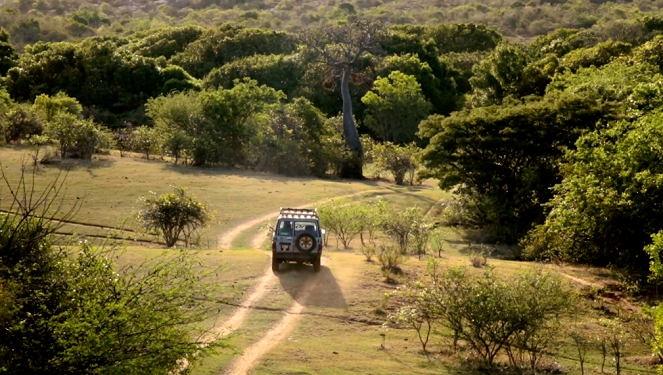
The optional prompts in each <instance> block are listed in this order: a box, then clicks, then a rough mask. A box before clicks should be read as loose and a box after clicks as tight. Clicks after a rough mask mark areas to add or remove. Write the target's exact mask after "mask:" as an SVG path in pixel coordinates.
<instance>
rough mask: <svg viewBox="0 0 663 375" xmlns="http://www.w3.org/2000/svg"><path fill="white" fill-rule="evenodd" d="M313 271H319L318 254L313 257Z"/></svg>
mask: <svg viewBox="0 0 663 375" xmlns="http://www.w3.org/2000/svg"><path fill="white" fill-rule="evenodd" d="M313 272H320V256H319V255H318V256H317V257H315V259H313Z"/></svg>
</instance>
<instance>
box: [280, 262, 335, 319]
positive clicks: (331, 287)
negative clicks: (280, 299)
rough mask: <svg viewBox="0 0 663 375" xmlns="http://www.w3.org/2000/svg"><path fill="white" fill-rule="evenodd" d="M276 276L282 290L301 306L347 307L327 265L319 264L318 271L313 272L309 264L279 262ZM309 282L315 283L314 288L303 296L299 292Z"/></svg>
mask: <svg viewBox="0 0 663 375" xmlns="http://www.w3.org/2000/svg"><path fill="white" fill-rule="evenodd" d="M276 276H277V277H278V279H279V282H280V283H281V287H282V288H283V290H285V291H286V292H287V293H288V294H289V295H290V296H291V297H292V298H293V299H294V300H295V301H297V302H299V303H300V304H302V305H303V306H306V307H324V308H332V309H347V303H346V301H345V296H344V295H343V291H342V290H341V287H340V286H339V285H338V283H337V282H336V278H335V277H334V274H333V273H332V272H331V270H330V269H329V268H328V267H325V266H321V267H320V272H313V266H311V265H309V264H296V263H281V265H280V270H279V272H278V273H277V274H276ZM311 283H316V284H317V285H316V287H315V289H314V290H313V291H312V292H311V293H310V295H308V297H307V298H303V297H302V294H304V293H301V292H302V291H303V290H304V289H305V287H307V286H308V285H309V284H311Z"/></svg>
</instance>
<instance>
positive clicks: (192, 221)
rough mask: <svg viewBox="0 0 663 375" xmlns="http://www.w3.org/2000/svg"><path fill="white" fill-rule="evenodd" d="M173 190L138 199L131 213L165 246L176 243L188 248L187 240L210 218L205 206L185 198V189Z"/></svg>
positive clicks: (191, 198)
mask: <svg viewBox="0 0 663 375" xmlns="http://www.w3.org/2000/svg"><path fill="white" fill-rule="evenodd" d="M174 190H175V192H174V193H167V194H162V195H159V196H157V194H156V193H154V192H151V193H150V196H149V197H142V198H140V206H141V207H140V209H138V210H137V211H136V212H135V216H136V221H137V222H138V224H140V226H141V227H142V228H143V229H145V230H147V231H154V232H156V233H158V234H159V235H160V236H162V237H163V239H164V240H165V241H166V246H168V247H173V246H175V245H176V244H177V241H179V240H184V241H185V244H186V245H188V244H189V239H191V238H193V237H192V236H194V235H195V234H196V232H197V231H198V229H200V228H203V227H204V226H205V225H207V222H208V221H209V220H210V219H211V213H210V212H209V209H208V208H207V206H206V205H205V204H203V203H201V202H199V201H197V200H196V198H195V197H193V196H190V195H187V194H186V189H184V188H181V187H175V188H174Z"/></svg>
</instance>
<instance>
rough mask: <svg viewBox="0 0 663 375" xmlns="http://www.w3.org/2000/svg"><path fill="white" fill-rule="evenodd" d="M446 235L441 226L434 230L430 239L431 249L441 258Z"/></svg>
mask: <svg viewBox="0 0 663 375" xmlns="http://www.w3.org/2000/svg"><path fill="white" fill-rule="evenodd" d="M444 238H445V236H444V233H443V232H442V230H441V228H437V229H435V230H433V231H432V233H431V235H430V241H429V246H430V249H431V250H432V251H433V252H435V253H437V257H438V258H441V257H442V250H443V248H444V244H445V242H446V241H445V239H444Z"/></svg>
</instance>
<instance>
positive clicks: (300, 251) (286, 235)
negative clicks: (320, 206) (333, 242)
mask: <svg viewBox="0 0 663 375" xmlns="http://www.w3.org/2000/svg"><path fill="white" fill-rule="evenodd" d="M324 232H325V231H324V229H322V228H320V218H319V217H318V211H317V210H315V209H298V208H281V213H280V214H279V218H278V219H277V220H276V226H275V228H274V236H273V238H272V271H274V272H278V271H279V265H280V264H281V263H284V262H297V263H298V264H301V263H310V264H312V265H313V270H314V271H315V272H318V271H320V257H321V256H322V238H323V236H324Z"/></svg>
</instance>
